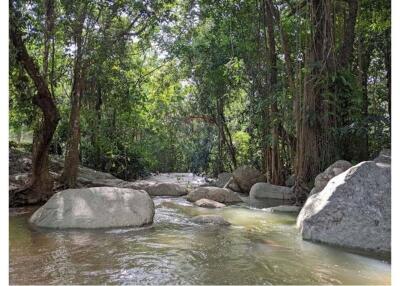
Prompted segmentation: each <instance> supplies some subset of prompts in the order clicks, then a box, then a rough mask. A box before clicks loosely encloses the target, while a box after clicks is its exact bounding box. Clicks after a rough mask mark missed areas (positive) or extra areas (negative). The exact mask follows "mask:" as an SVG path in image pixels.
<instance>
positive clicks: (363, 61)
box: [358, 37, 371, 161]
mask: <svg viewBox="0 0 400 286" xmlns="http://www.w3.org/2000/svg"><path fill="white" fill-rule="evenodd" d="M358 61H359V62H358V67H359V83H360V86H361V90H362V115H363V118H364V124H363V129H364V130H363V136H362V147H361V151H360V153H361V154H360V160H362V161H366V160H368V159H369V136H368V133H369V132H368V105H369V100H368V70H369V66H370V63H371V50H370V49H369V48H366V47H365V41H364V40H363V38H362V37H361V38H360V40H359V45H358Z"/></svg>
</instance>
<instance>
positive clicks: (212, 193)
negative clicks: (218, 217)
mask: <svg viewBox="0 0 400 286" xmlns="http://www.w3.org/2000/svg"><path fill="white" fill-rule="evenodd" d="M200 199H209V200H213V201H217V202H219V203H237V202H241V201H242V200H241V199H240V197H239V195H238V194H237V193H235V192H233V191H231V190H228V189H224V188H217V187H199V188H197V189H194V190H193V191H191V192H190V193H189V194H188V196H187V200H188V201H190V202H195V201H198V200H200Z"/></svg>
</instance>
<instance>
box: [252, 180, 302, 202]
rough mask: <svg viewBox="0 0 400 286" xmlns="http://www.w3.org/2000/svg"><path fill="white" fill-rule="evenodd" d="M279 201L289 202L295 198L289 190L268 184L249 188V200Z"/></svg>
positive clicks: (259, 184)
mask: <svg viewBox="0 0 400 286" xmlns="http://www.w3.org/2000/svg"><path fill="white" fill-rule="evenodd" d="M253 198H255V199H280V200H291V199H294V198H295V195H294V192H293V190H292V189H291V188H288V187H283V186H276V185H272V184H270V183H257V184H255V185H253V186H252V187H251V190H250V199H253Z"/></svg>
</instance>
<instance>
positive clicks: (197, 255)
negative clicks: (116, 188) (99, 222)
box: [10, 197, 390, 285]
mask: <svg viewBox="0 0 400 286" xmlns="http://www.w3.org/2000/svg"><path fill="white" fill-rule="evenodd" d="M154 201H155V204H156V214H155V218H154V219H155V221H154V224H153V225H152V226H150V227H146V228H141V229H104V230H95V231H94V230H91V231H89V230H69V231H60V230H57V231H54V230H44V229H37V228H32V227H31V226H30V225H29V224H28V222H27V220H28V218H29V216H30V214H31V213H32V211H33V210H32V209H19V210H15V209H14V210H12V211H11V212H10V283H11V284H105V283H106V284H375V285H376V284H390V264H389V263H387V262H384V261H380V260H378V259H373V258H368V257H365V256H361V255H358V254H353V253H349V252H345V251H343V250H341V249H337V248H333V247H329V246H324V245H320V244H314V243H310V242H306V241H303V240H302V239H301V238H300V236H299V234H298V231H297V229H296V228H295V219H296V218H295V215H288V214H276V213H269V212H266V211H263V210H261V209H255V208H250V207H248V206H247V205H246V204H244V203H243V204H242V205H239V206H229V207H226V208H224V209H203V208H198V207H193V206H192V204H191V203H188V202H187V201H186V200H185V199H183V198H160V197H159V198H155V199H154ZM198 214H220V215H222V216H223V217H224V218H225V219H226V220H228V221H229V222H231V223H232V225H231V226H229V227H220V226H206V225H198V224H195V223H192V222H191V221H190V217H192V216H194V215H198Z"/></svg>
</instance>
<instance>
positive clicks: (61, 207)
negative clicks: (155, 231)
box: [29, 187, 154, 229]
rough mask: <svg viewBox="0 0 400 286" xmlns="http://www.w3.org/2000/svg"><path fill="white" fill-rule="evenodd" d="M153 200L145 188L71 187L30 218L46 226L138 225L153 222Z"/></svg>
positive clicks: (34, 223) (95, 226)
mask: <svg viewBox="0 0 400 286" xmlns="http://www.w3.org/2000/svg"><path fill="white" fill-rule="evenodd" d="M153 217H154V203H153V200H152V199H151V198H150V196H149V194H147V193H146V192H145V191H143V190H132V189H123V188H113V187H95V188H85V189H68V190H64V191H61V192H58V193H56V194H54V195H53V196H52V197H51V198H50V200H49V201H47V203H46V204H44V205H43V206H42V207H41V208H39V209H38V210H37V211H36V212H35V213H34V214H33V215H32V216H31V218H30V220H29V221H30V222H31V223H32V224H33V225H36V226H39V227H46V228H59V229H64V228H111V227H137V226H143V225H148V224H151V223H152V222H153Z"/></svg>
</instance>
